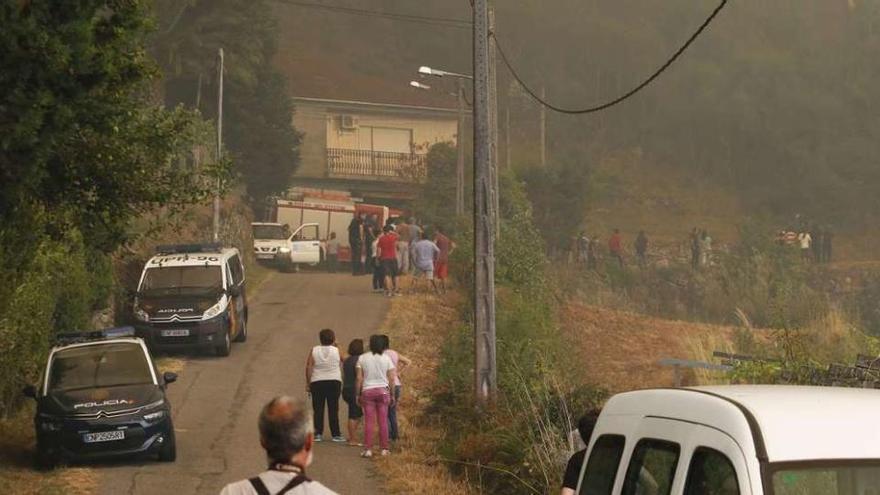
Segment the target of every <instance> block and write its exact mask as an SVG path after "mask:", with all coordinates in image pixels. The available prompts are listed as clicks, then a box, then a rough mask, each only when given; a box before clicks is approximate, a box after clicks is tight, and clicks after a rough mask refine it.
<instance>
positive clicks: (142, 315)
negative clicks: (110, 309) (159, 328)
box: [134, 306, 150, 321]
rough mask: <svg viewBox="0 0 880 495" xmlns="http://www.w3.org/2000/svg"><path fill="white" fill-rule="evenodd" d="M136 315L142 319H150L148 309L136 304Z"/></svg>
mask: <svg viewBox="0 0 880 495" xmlns="http://www.w3.org/2000/svg"><path fill="white" fill-rule="evenodd" d="M134 317H135V318H137V319H138V320H140V321H150V315H148V314H147V312H146V311H144V310H142V309H141V308H139V307H137V306H135V308H134Z"/></svg>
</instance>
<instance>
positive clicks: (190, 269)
mask: <svg viewBox="0 0 880 495" xmlns="http://www.w3.org/2000/svg"><path fill="white" fill-rule="evenodd" d="M157 253H158V254H156V255H155V256H153V257H152V258H151V259H150V260H149V261H148V262H147V264H146V266H145V267H144V270H143V273H142V274H141V278H140V283H139V284H138V288H137V293H136V296H135V303H134V315H135V318H136V319H137V320H138V322H137V323H136V325H135V328H136V329H137V334H138V336H139V337H141V338H143V339H144V340H145V341H146V342H147V344H148V345H149V346H150V348H152V349H158V350H173V349H180V348H201V349H211V350H214V351H215V352H216V353H217V355H219V356H228V355H229V352H230V350H231V347H232V342H233V341H237V342H244V341H245V340H247V321H248V305H247V293H246V284H245V273H244V265H243V264H242V260H241V255H240V254H239V252H238V249H235V248H223V247H220V246H219V245H216V244H187V245H173V246H160V247H159V248H158V249H157Z"/></svg>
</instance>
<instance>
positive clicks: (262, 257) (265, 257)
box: [257, 253, 275, 260]
mask: <svg viewBox="0 0 880 495" xmlns="http://www.w3.org/2000/svg"><path fill="white" fill-rule="evenodd" d="M274 258H275V255H274V254H272V253H258V254H257V259H258V260H271V259H274Z"/></svg>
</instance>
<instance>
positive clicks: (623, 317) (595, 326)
mask: <svg viewBox="0 0 880 495" xmlns="http://www.w3.org/2000/svg"><path fill="white" fill-rule="evenodd" d="M560 323H561V325H562V327H563V329H564V330H565V331H566V333H567V337H568V339H569V342H572V343H574V344H575V349H574V352H575V353H577V356H578V358H579V359H580V362H581V363H583V365H584V369H585V372H586V374H587V376H588V377H590V379H591V381H593V382H594V383H596V384H598V385H600V386H603V387H605V388H607V389H608V390H609V391H611V392H622V391H626V390H635V389H641V388H649V387H668V386H671V385H673V383H674V372H673V370H672V368H669V367H663V366H660V365H659V364H658V361H659V360H661V359H664V358H677V359H697V360H703V361H709V362H711V361H713V359H711V355H712V351H715V350H730V349H733V347H734V342H735V340H736V332H737V329H736V328H735V327H729V326H722V325H710V324H704V323H691V322H683V321H675V320H664V319H661V318H654V317H651V316H645V315H640V314H636V313H629V312H624V311H616V310H612V309H605V308H600V307H595V306H585V305H581V304H577V303H569V304H567V305H566V306H565V307H563V308H562V309H561V311H560ZM683 378H684V380H683V384H684V385H696V384H698V383H702V382H704V381H709V378H710V377H709V376H708V375H703V374H701V376H697V375H696V374H695V373H693V372H690V371H686V372H684V373H683Z"/></svg>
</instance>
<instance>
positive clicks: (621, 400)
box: [575, 385, 880, 495]
mask: <svg viewBox="0 0 880 495" xmlns="http://www.w3.org/2000/svg"><path fill="white" fill-rule="evenodd" d="M878 417H880V391H878V390H868V389H852V388H833V387H798V386H778V385H764V386H746V385H742V386H740V385H734V386H717V387H696V388H683V389H658V390H639V391H635V392H627V393H622V394H618V395H615V396H614V397H612V398H611V399H610V400H609V401H608V403H607V405H606V406H605V407H604V408H603V410H602V413H601V414H600V415H599V419H598V422H597V423H596V428H595V430H594V431H593V435H592V437H591V439H590V445H589V447H588V451H587V456H586V458H585V460H584V464H583V466H582V467H581V473H580V481H579V483H578V487H577V489H576V491H575V493H578V494H580V495H612V494H614V495H618V494H624V495H637V494H638V495H643V494H644V495H668V494H676V495H678V494H687V495H759V494H763V495H877V494H880V428H878V426H877V418H878Z"/></svg>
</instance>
